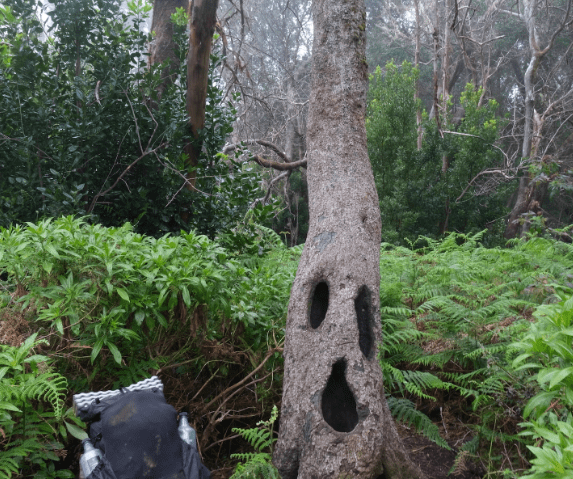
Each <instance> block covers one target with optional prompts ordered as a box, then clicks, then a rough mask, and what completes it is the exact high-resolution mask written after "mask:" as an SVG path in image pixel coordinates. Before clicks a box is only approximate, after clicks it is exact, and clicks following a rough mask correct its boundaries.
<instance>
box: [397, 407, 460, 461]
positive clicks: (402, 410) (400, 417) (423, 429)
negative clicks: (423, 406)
mask: <svg viewBox="0 0 573 479" xmlns="http://www.w3.org/2000/svg"><path fill="white" fill-rule="evenodd" d="M386 399H387V401H388V407H389V408H390V412H391V413H392V416H394V418H396V420H397V421H402V422H405V423H406V424H408V425H412V426H414V427H415V428H416V431H417V432H420V433H422V434H423V435H424V436H426V437H427V438H428V439H429V440H430V441H432V442H435V443H436V444H438V445H439V446H441V447H443V448H445V449H448V450H450V449H451V448H450V446H449V445H448V443H447V442H446V441H445V440H444V439H443V438H442V436H440V430H439V429H438V426H436V425H435V424H434V423H433V422H432V421H430V418H429V417H428V416H426V415H425V414H424V413H423V412H421V411H418V410H417V409H416V407H415V406H414V403H413V402H412V401H409V400H408V399H398V398H395V397H392V396H388V397H387V398H386Z"/></svg>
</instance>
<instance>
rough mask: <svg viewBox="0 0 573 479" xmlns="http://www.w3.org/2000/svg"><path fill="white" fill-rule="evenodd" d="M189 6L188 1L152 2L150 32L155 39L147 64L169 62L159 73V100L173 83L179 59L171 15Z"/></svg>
mask: <svg viewBox="0 0 573 479" xmlns="http://www.w3.org/2000/svg"><path fill="white" fill-rule="evenodd" d="M188 5H189V0H155V1H154V2H153V20H152V22H151V30H152V31H153V32H155V38H154V39H153V42H151V45H150V46H149V63H150V64H151V65H156V64H158V63H163V62H164V61H165V60H169V66H168V67H167V68H164V69H163V71H162V72H161V80H162V81H161V83H160V84H159V86H158V87H157V96H158V99H159V100H161V96H162V95H163V91H164V90H165V88H166V87H167V86H168V85H170V84H171V83H173V81H174V80H175V76H176V75H177V72H178V71H179V58H178V57H177V55H176V54H175V43H174V42H173V22H172V21H171V14H173V13H175V11H176V9H177V8H185V10H187V7H188Z"/></svg>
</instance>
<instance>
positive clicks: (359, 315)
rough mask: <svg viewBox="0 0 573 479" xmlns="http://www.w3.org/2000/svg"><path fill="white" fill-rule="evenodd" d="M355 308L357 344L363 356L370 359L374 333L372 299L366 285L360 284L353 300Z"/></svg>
mask: <svg viewBox="0 0 573 479" xmlns="http://www.w3.org/2000/svg"><path fill="white" fill-rule="evenodd" d="M354 309H355V310H356V321H357V322H358V345H359V346H360V351H362V354H364V357H366V358H367V359H370V354H371V352H372V345H373V344H374V333H373V332H372V321H373V318H372V301H371V298H370V291H369V290H368V288H367V287H366V286H362V287H361V288H360V291H359V292H358V296H357V297H356V299H355V300H354Z"/></svg>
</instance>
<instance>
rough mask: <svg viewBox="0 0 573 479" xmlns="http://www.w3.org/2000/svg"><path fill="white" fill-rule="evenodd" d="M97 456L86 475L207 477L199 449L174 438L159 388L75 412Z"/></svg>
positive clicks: (172, 419) (105, 478) (95, 478)
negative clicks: (85, 426) (99, 455)
mask: <svg viewBox="0 0 573 479" xmlns="http://www.w3.org/2000/svg"><path fill="white" fill-rule="evenodd" d="M78 416H79V417H80V419H82V420H83V421H85V422H87V423H89V436H90V439H91V441H92V444H93V445H94V446H95V447H96V448H98V449H99V450H100V451H101V452H102V453H103V458H102V459H103V460H102V461H101V462H100V464H99V465H98V466H97V467H96V469H94V471H92V473H91V474H90V475H89V476H88V477H87V478H86V479H143V478H145V479H209V478H210V473H209V471H208V469H207V468H206V467H205V466H204V465H203V464H202V463H201V459H200V457H199V453H198V452H197V450H196V449H195V447H192V446H190V445H189V444H187V443H186V442H184V441H183V440H181V438H180V437H179V432H178V430H177V411H176V410H175V408H174V407H173V406H171V405H169V404H168V403H167V401H165V397H164V396H163V392H162V391H161V390H160V389H158V388H154V389H151V390H149V389H148V390H136V391H128V390H126V389H122V390H121V393H120V394H118V395H115V396H112V397H108V398H105V399H101V400H100V399H96V400H95V401H93V402H92V403H91V404H90V405H89V406H88V407H84V408H82V409H80V410H79V411H78Z"/></svg>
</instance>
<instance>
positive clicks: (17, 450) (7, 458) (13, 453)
mask: <svg viewBox="0 0 573 479" xmlns="http://www.w3.org/2000/svg"><path fill="white" fill-rule="evenodd" d="M18 442H19V441H14V442H11V443H9V444H8V445H7V446H6V449H5V450H4V451H3V452H2V454H0V479H10V478H11V477H12V474H14V475H17V474H18V473H19V469H20V461H21V459H22V458H25V457H29V456H30V455H31V454H33V453H35V452H37V451H39V450H40V449H41V448H42V445H41V444H40V443H39V442H38V441H37V440H36V439H27V440H25V441H23V442H21V443H20V444H18Z"/></svg>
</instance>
